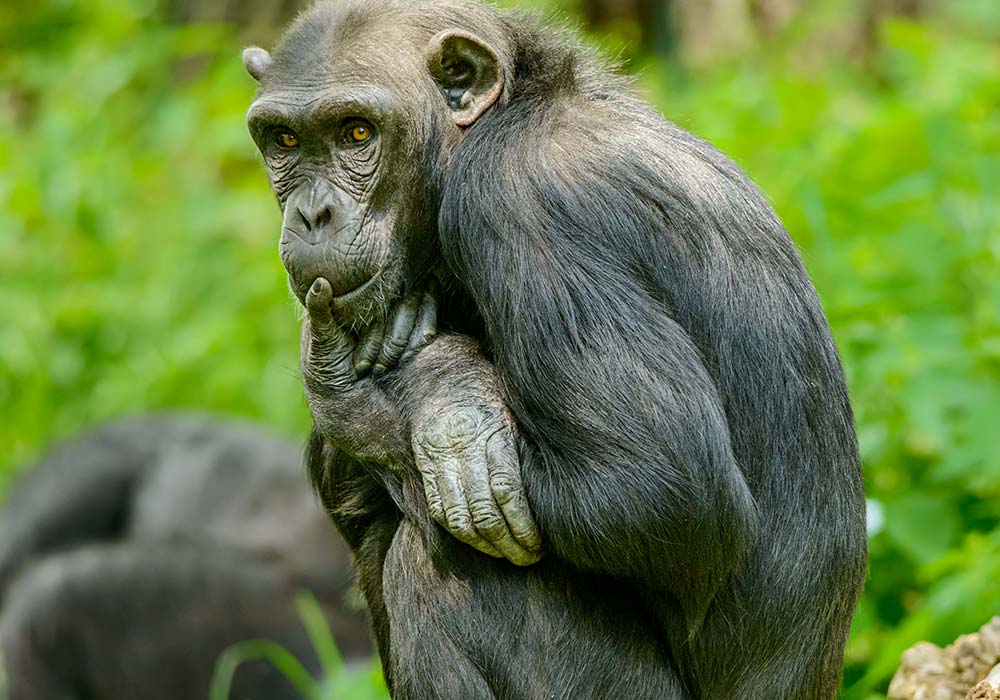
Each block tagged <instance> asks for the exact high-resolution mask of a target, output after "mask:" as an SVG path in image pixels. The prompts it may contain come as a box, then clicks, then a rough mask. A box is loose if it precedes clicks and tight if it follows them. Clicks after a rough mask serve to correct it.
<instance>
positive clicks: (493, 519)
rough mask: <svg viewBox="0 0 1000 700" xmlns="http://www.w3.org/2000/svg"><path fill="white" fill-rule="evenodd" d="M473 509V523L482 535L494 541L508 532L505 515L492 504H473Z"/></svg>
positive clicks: (479, 502)
mask: <svg viewBox="0 0 1000 700" xmlns="http://www.w3.org/2000/svg"><path fill="white" fill-rule="evenodd" d="M471 509H472V522H473V524H474V525H475V526H476V530H478V531H479V532H480V533H482V534H484V535H486V536H487V537H490V538H491V539H493V538H496V537H500V536H502V535H503V534H504V533H505V532H506V531H507V524H506V521H504V519H503V515H502V514H501V513H500V512H499V511H497V510H496V509H495V508H494V507H493V504H492V503H488V502H486V501H477V502H475V503H473V504H472V506H471Z"/></svg>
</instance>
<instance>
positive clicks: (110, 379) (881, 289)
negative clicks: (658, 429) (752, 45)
mask: <svg viewBox="0 0 1000 700" xmlns="http://www.w3.org/2000/svg"><path fill="white" fill-rule="evenodd" d="M529 4H533V5H535V6H541V7H549V8H551V7H559V8H562V9H566V8H571V7H573V3H572V2H569V1H568V0H567V1H565V2H563V0H560V2H558V3H557V2H534V3H529ZM834 6H836V4H835V3H831V2H822V3H817V9H816V10H815V11H814V12H813V14H810V15H808V16H807V17H806V18H804V19H803V20H802V21H800V22H798V23H797V24H795V25H793V26H792V27H791V28H790V29H789V31H788V32H786V34H784V35H782V36H781V37H778V38H776V39H775V40H774V41H773V42H772V43H771V45H770V47H768V48H761V49H760V50H758V51H755V52H752V53H751V54H750V55H747V56H744V57H742V59H741V61H740V62H739V63H722V64H717V65H714V66H711V67H708V68H706V69H703V70H701V71H699V72H697V73H687V74H679V73H677V72H676V68H675V67H666V66H662V65H659V64H656V63H650V64H648V65H643V66H636V67H641V68H642V74H641V78H640V83H639V86H640V88H641V89H642V90H643V91H644V92H645V94H647V95H648V96H649V97H650V99H652V100H653V101H654V102H656V103H657V104H658V105H659V106H660V108H661V109H662V111H663V112H664V114H666V115H667V116H668V117H669V118H671V119H673V120H675V121H677V122H679V123H680V124H682V125H683V126H685V127H687V128H689V129H691V130H692V131H694V132H696V133H698V134H700V135H702V136H705V137H706V138H708V139H709V140H711V141H713V142H714V143H716V144H717V145H718V146H720V147H721V148H723V149H724V150H726V151H727V152H729V153H730V154H732V155H733V156H734V157H735V158H736V160H737V161H738V162H740V163H741V164H742V165H743V166H744V167H745V168H746V169H747V171H748V172H750V173H751V175H752V176H753V177H755V179H756V180H757V181H758V182H759V183H760V184H761V186H762V188H763V189H764V190H765V191H766V192H767V193H768V195H769V196H770V197H771V199H772V201H773V202H774V204H775V206H776V208H777V210H778V212H779V213H780V214H781V216H782V217H783V219H784V220H785V222H786V223H787V225H788V228H789V230H790V231H791V232H792V235H793V237H794V238H795V239H796V242H797V243H798V244H799V246H800V248H801V249H802V251H803V255H804V257H805V259H806V262H807V265H808V266H809V269H810V271H811V272H812V274H813V277H814V279H815V281H816V285H817V287H818V289H819V291H820V294H821V296H822V297H823V299H824V303H825V306H826V309H827V312H828V315H829V318H830V321H831V323H832V325H833V328H834V332H835V335H836V337H837V340H838V342H839V344H840V347H841V350H842V353H843V357H844V363H845V366H846V369H847V372H848V376H849V380H850V384H851V389H852V394H853V398H854V403H855V408H856V411H857V419H858V429H859V436H860V439H861V445H862V451H863V458H864V464H865V474H866V483H867V488H868V494H869V497H870V499H871V505H872V516H873V517H872V518H871V530H872V536H871V539H870V546H871V572H870V577H869V582H868V586H867V590H866V594H865V597H864V599H863V601H862V603H861V606H860V608H859V611H858V615H857V618H856V620H855V625H854V629H853V633H852V639H851V643H850V646H849V648H848V659H847V668H846V681H845V685H846V688H847V690H846V694H847V696H848V697H850V698H869V697H878V693H879V692H880V691H881V690H882V689H884V688H885V685H886V683H887V681H888V678H889V676H890V675H891V673H892V672H893V670H894V669H895V667H896V666H897V663H898V655H899V653H900V652H901V651H902V650H903V649H904V648H905V647H906V646H908V645H910V644H912V643H913V642H915V641H917V640H920V639H930V640H931V641H935V642H938V643H946V642H948V641H950V640H951V639H953V638H954V637H955V636H957V635H958V634H960V633H963V632H968V631H971V630H973V629H975V628H977V627H979V626H980V625H981V624H982V623H984V622H985V621H986V620H987V619H988V618H989V617H990V616H991V615H993V614H996V613H998V612H1000V587H998V586H997V585H996V582H997V581H1000V525H998V523H1000V451H998V450H997V449H996V447H995V441H996V439H997V438H996V433H997V428H998V426H1000V117H998V114H1000V77H998V76H1000V50H998V48H997V45H996V42H995V39H996V38H997V37H998V36H1000V7H998V6H997V5H996V3H993V2H989V1H983V0H961V1H958V2H952V3H943V4H942V7H943V8H944V10H943V15H942V16H941V17H939V18H935V19H931V20H928V21H926V22H924V23H913V22H908V21H902V20H894V21H888V22H885V23H883V25H882V27H881V34H880V37H881V44H880V46H881V48H880V50H879V51H877V52H876V53H875V54H874V55H873V56H870V57H868V58H867V59H866V61H864V62H863V63H857V64H856V63H855V62H852V61H848V60H846V59H843V58H841V57H840V55H839V54H834V53H829V52H826V53H825V52H824V51H823V50H817V47H816V45H817V44H819V43H821V42H815V41H814V40H813V37H814V36H815V34H816V32H817V31H819V30H818V29H817V27H818V26H820V25H822V24H823V22H827V21H828V20H829V18H830V16H831V15H830V14H829V12H830V8H831V7H834ZM605 43H607V45H610V46H614V45H615V41H614V40H611V41H606V42H605ZM238 48H239V45H238V42H237V41H236V40H235V38H234V37H233V36H232V35H231V34H230V33H229V32H228V31H227V30H226V29H224V28H221V27H215V26H187V27H179V26H171V25H168V24H166V23H165V22H164V21H163V20H162V18H161V14H160V13H159V12H158V10H157V9H156V6H155V5H154V4H152V3H149V2H133V3H122V2H119V1H118V0H96V1H92V2H83V1H82V0H42V1H41V2H38V1H37V0H36V1H35V2H31V3H29V2H27V0H15V2H14V8H13V9H12V10H11V11H8V12H5V13H4V14H3V17H2V18H0V407H2V408H0V411H2V416H0V418H2V419H0V479H2V477H3V474H4V473H5V472H7V473H9V472H10V470H11V468H12V467H13V466H14V465H16V464H18V463H21V462H23V461H24V460H26V459H28V458H30V457H31V456H33V455H34V454H35V453H36V452H37V451H39V450H40V449H42V448H43V447H44V445H46V444H47V443H49V442H51V441H52V440H53V439H54V438H56V437H59V436H62V435H65V434H67V433H69V432H71V431H74V430H77V429H79V428H81V427H83V426H85V425H87V424H89V423H92V422H94V421H95V420H98V419H101V418H104V417H108V416H111V415H115V414H120V413H127V412H131V411H136V410H149V409H157V408H169V407H197V408H202V409H209V410H218V411H225V412H230V413H231V412H236V413H240V414H244V415H247V416H253V417H257V418H259V419H261V420H263V421H265V422H266V423H269V424H271V425H273V426H277V427H278V428H280V429H283V430H284V431H285V432H286V433H287V434H289V435H293V436H300V435H304V433H305V429H306V426H307V414H306V411H305V410H304V405H303V401H302V398H301V391H300V387H299V383H298V380H297V377H296V371H295V368H296V366H297V338H296V335H297V333H296V326H297V321H296V312H295V310H294V309H295V307H294V305H293V304H292V303H291V302H290V301H288V299H289V297H288V295H287V292H286V291H285V282H284V275H283V273H282V270H281V266H280V264H279V262H278V259H277V255H276V254H275V250H274V248H275V242H276V239H277V234H278V228H279V217H278V212H277V210H276V207H275V206H274V205H273V203H272V201H271V196H270V194H269V193H268V190H267V185H266V181H265V177H264V175H263V172H262V169H261V167H260V166H259V164H258V161H257V158H256V156H255V154H254V151H253V147H252V144H251V142H250V140H249V137H248V136H247V135H246V133H245V129H244V127H243V123H242V122H243V112H244V110H245V108H246V106H247V104H248V102H249V100H250V97H251V94H252V92H253V84H252V81H250V79H249V78H247V77H246V76H244V74H243V71H242V68H241V66H240V63H239V60H238ZM862 66H863V69H862ZM622 128H628V125H627V124H626V125H622ZM312 629H313V634H314V635H316V634H319V633H318V632H317V630H316V629H315V628H312ZM314 640H317V641H314V643H315V644H316V647H317V650H318V652H319V653H320V654H321V656H323V657H324V658H325V659H326V662H327V663H328V664H329V665H328V666H326V667H327V668H328V669H335V670H336V669H339V668H340V666H339V663H338V662H336V661H335V659H336V657H335V655H334V653H333V652H332V651H331V647H329V646H327V642H326V641H325V640H324V639H323V638H322V636H316V637H314ZM246 651H247V650H246V649H244V652H246ZM250 651H254V652H260V651H262V650H261V649H253V650H250ZM263 651H266V652H267V653H271V652H273V651H274V650H273V649H272V650H263ZM289 668H292V667H291V666H289ZM293 673H296V672H295V671H293ZM333 675H334V677H338V678H339V677H346V676H344V675H343V674H342V673H339V672H335V673H334V674H333ZM345 682H346V681H345ZM352 682H354V681H352ZM357 682H360V683H361V684H362V685H365V683H367V681H357ZM366 687H370V688H371V691H370V692H372V693H375V696H373V697H377V696H378V695H377V694H378V693H379V692H380V691H379V690H378V686H377V684H375V685H372V684H369V685H368V686H366ZM310 690H311V692H313V694H319V695H323V694H324V693H327V692H331V693H332V692H334V691H328V689H327V688H325V687H323V688H320V687H316V686H311V687H310ZM336 692H339V693H340V695H337V697H360V696H359V695H356V694H354V693H358V692H360V691H358V690H356V689H355V690H351V691H350V693H351V694H348V692H347V691H345V690H342V689H341V690H339V691H336ZM333 696H334V695H333V694H331V695H330V697H333Z"/></svg>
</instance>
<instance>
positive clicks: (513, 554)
mask: <svg viewBox="0 0 1000 700" xmlns="http://www.w3.org/2000/svg"><path fill="white" fill-rule="evenodd" d="M466 454H467V455H469V456H470V459H469V460H468V461H466V462H465V463H464V464H463V465H462V470H461V476H462V485H463V486H464V488H465V496H466V499H467V502H468V504H469V512H470V513H471V514H472V524H473V526H474V527H475V528H476V532H478V533H479V535H480V536H482V537H483V539H485V540H486V541H487V542H489V543H490V544H492V545H493V546H494V547H496V548H497V549H498V550H500V553H501V554H503V556H504V557H506V558H507V559H509V560H510V561H511V562H513V563H514V564H517V565H518V566H528V565H530V564H534V563H535V562H537V561H538V559H539V556H538V554H536V553H535V552H530V551H528V550H527V549H525V548H524V547H523V546H521V544H520V543H519V542H518V541H517V540H516V539H514V536H513V534H511V531H510V528H509V527H508V525H507V521H506V519H505V518H504V514H503V512H502V511H501V510H500V506H499V505H498V504H497V502H496V500H495V499H494V497H493V491H492V489H491V486H490V469H489V466H488V464H487V461H486V454H485V453H483V452H479V451H478V450H475V449H473V450H469V451H467V452H466Z"/></svg>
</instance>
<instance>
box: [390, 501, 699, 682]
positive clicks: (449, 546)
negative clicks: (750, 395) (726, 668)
mask: <svg viewBox="0 0 1000 700" xmlns="http://www.w3.org/2000/svg"><path fill="white" fill-rule="evenodd" d="M431 539H432V540H433V543H432V545H431V550H432V551H431V552H429V551H428V548H427V546H426V544H425V541H424V539H423V538H422V537H421V535H420V532H419V530H418V528H417V527H416V526H415V525H413V524H412V523H410V522H409V521H405V520H404V521H403V523H402V524H401V525H400V526H399V529H398V530H397V532H396V536H395V539H394V540H393V543H392V546H391V547H390V549H389V552H388V554H387V556H386V559H385V567H384V578H383V588H384V600H385V607H386V610H387V613H388V618H389V628H390V633H391V638H392V653H391V659H389V660H388V663H389V664H390V665H391V668H390V670H391V675H392V678H393V683H394V693H393V695H394V697H395V698H397V700H398V699H404V700H418V699H419V700H431V699H440V700H479V699H480V698H484V699H485V698H498V699H506V698H510V699H512V700H513V699H517V700H521V699H524V698H532V699H534V698H538V699H539V700H541V699H543V698H544V699H545V700H550V699H552V698H555V699H562V698H567V699H569V698H573V699H578V698H581V699H582V698H638V699H645V698H649V699H650V700H653V699H654V698H655V699H656V700H682V699H684V698H688V697H690V696H689V695H688V693H687V692H686V691H685V689H684V686H683V683H682V682H681V680H680V679H679V677H678V675H677V672H676V670H675V668H674V665H673V663H672V661H671V659H670V655H669V652H668V651H667V648H666V646H665V644H664V643H663V642H662V640H661V639H660V638H659V635H658V633H657V631H656V630H655V627H654V618H653V617H652V616H651V615H649V614H648V613H647V612H646V611H645V610H644V608H643V606H642V603H641V596H640V595H639V594H638V592H636V593H635V595H629V596H623V595H622V591H623V588H624V584H623V583H622V582H621V581H616V582H613V583H612V582H611V581H601V580H600V577H595V576H594V575H592V574H587V575H582V574H581V575H579V576H576V575H575V574H572V573H567V569H566V567H565V566H564V565H561V564H559V563H558V562H554V561H553V562H546V561H545V560H543V561H542V562H541V563H539V564H536V565H534V566H531V567H525V568H522V567H516V566H514V565H513V564H511V563H510V562H507V561H505V560H499V559H493V558H491V557H489V556H487V555H485V554H481V553H479V552H477V551H475V550H473V549H472V548H470V547H468V546H467V545H464V544H462V543H460V542H457V541H456V540H454V538H452V537H451V536H450V535H448V534H446V533H444V532H443V531H440V532H439V533H435V534H434V535H432V536H431Z"/></svg>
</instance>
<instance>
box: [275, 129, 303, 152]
mask: <svg viewBox="0 0 1000 700" xmlns="http://www.w3.org/2000/svg"><path fill="white" fill-rule="evenodd" d="M275 141H276V142H277V144H278V145H279V146H282V147H283V148H298V147H299V137H298V136H296V135H295V134H293V133H292V132H291V131H279V132H278V134H277V137H276V138H275Z"/></svg>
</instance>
